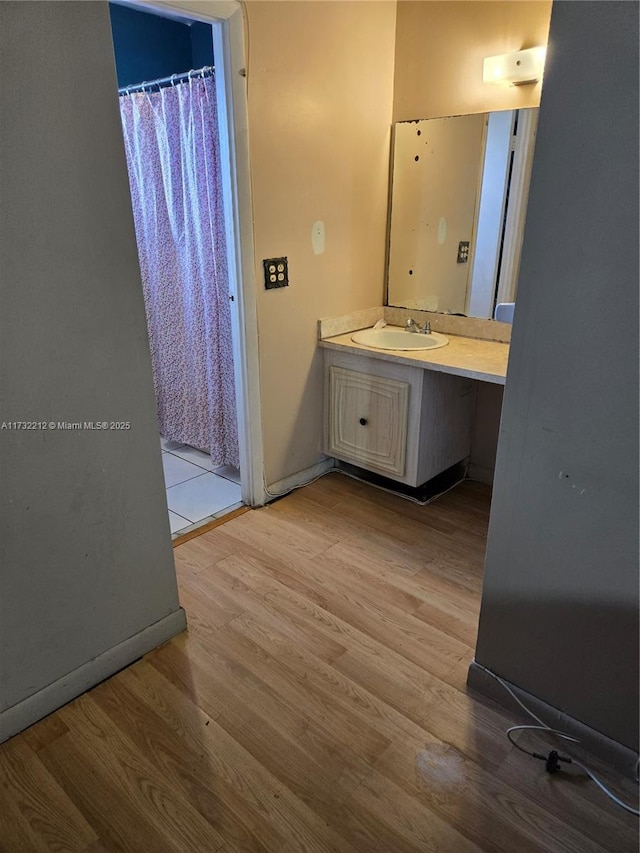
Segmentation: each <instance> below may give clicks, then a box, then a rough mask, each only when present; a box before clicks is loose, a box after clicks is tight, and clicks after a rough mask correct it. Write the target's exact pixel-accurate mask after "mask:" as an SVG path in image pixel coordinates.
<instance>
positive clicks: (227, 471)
mask: <svg viewBox="0 0 640 853" xmlns="http://www.w3.org/2000/svg"><path fill="white" fill-rule="evenodd" d="M213 473H214V474H217V475H218V477H224V478H225V480H231V482H232V483H237V484H238V485H240V471H238V469H237V468H232V467H231V465H223V466H222V468H214V469H213Z"/></svg>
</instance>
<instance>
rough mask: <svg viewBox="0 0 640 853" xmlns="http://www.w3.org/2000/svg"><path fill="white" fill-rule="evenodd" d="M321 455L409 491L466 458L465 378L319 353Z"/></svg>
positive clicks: (468, 395) (468, 400)
mask: <svg viewBox="0 0 640 853" xmlns="http://www.w3.org/2000/svg"><path fill="white" fill-rule="evenodd" d="M324 357H325V380H326V381H325V388H326V393H325V412H326V417H325V441H324V444H325V447H324V451H325V453H326V454H327V455H329V456H333V457H334V458H336V459H341V460H342V461H344V462H349V463H351V464H353V465H357V466H359V467H361V468H366V469H367V470H369V471H373V472H375V473H378V474H382V475H383V476H385V477H389V478H390V479H393V480H397V481H398V482H400V483H404V484H405V485H408V486H420V485H422V484H423V483H426V482H427V480H430V479H431V478H432V477H435V476H436V474H440V473H441V472H442V471H445V470H446V469H447V468H449V467H450V466H451V465H455V464H456V463H457V462H460V461H462V460H464V459H466V458H467V457H468V456H469V453H470V449H471V430H472V422H473V410H474V399H475V383H474V382H473V380H471V379H466V378H462V377H459V376H451V375H449V374H446V373H438V372H435V371H432V370H426V369H423V368H421V367H412V366H408V365H406V364H398V363H394V362H392V361H386V360H383V359H379V358H376V357H370V356H368V355H362V356H361V355H354V354H351V353H340V352H337V351H335V350H325V351H324Z"/></svg>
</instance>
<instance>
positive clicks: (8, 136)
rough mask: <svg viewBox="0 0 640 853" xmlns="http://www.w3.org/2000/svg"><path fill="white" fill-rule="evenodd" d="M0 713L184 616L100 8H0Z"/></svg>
mask: <svg viewBox="0 0 640 853" xmlns="http://www.w3.org/2000/svg"><path fill="white" fill-rule="evenodd" d="M0 63H1V64H0V93H1V97H2V106H1V115H2V120H1V122H0V152H1V157H0V203H1V205H2V209H1V212H0V226H1V232H0V235H1V236H0V253H1V254H0V263H1V288H2V289H1V292H0V298H1V303H0V304H1V312H0V322H1V326H0V346H1V350H0V394H1V396H0V421H5V422H8V421H44V422H49V421H56V422H57V421H69V422H70V421H109V422H110V421H130V422H131V429H130V430H129V431H122V432H115V431H105V432H90V431H62V430H56V431H49V430H47V431H37V430H34V431H25V430H17V431H14V430H8V429H4V430H0V507H1V519H2V530H1V532H0V536H1V539H0V560H1V562H0V572H1V575H0V577H1V587H0V596H1V600H0V648H1V649H2V656H1V659H0V711H2V710H4V709H6V708H8V707H10V706H13V705H15V704H16V703H18V702H20V701H21V700H22V699H24V698H25V697H28V696H31V695H32V694H35V693H36V692H37V691H39V690H40V689H41V688H43V687H45V686H46V685H48V684H50V683H52V682H54V681H56V680H57V679H60V678H61V677H62V676H64V675H65V674H67V673H69V672H70V671H72V670H74V669H76V668H77V667H80V666H81V665H82V664H84V663H86V662H87V661H89V660H90V659H92V658H94V657H96V656H98V655H100V654H102V653H103V652H105V651H106V650H108V649H110V648H111V647H113V646H115V645H116V644H118V643H120V642H122V641H124V640H126V639H127V638H129V637H131V636H133V635H134V634H136V633H138V632H140V631H142V630H143V629H144V628H146V627H147V626H149V625H151V624H152V623H155V622H157V621H158V620H160V619H162V618H163V617H165V616H167V615H168V614H170V613H172V612H174V611H176V610H177V609H178V601H177V591H176V581H175V572H174V566H173V559H172V552H171V546H170V536H169V529H168V520H167V511H166V502H165V492H164V484H163V480H162V470H161V460H160V449H159V439H158V432H157V426H156V420H155V404H154V397H153V386H152V377H151V366H150V357H149V352H148V341H147V335H146V325H145V317H144V306H143V301H142V291H141V284H140V273H139V269H138V260H137V255H136V246H135V239H134V231H133V219H132V214H131V203H130V200H129V192H128V183H127V176H126V164H125V159H124V150H123V143H122V136H121V130H120V118H119V111H118V100H117V93H116V89H117V83H116V75H115V69H114V62H113V52H112V48H111V32H110V25H109V12H108V8H107V4H106V3H93V2H89V3H82V2H73V3H1V4H0Z"/></svg>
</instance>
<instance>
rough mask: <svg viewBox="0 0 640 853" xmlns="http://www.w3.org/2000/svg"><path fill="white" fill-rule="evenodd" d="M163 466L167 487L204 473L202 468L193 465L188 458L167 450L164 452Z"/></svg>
mask: <svg viewBox="0 0 640 853" xmlns="http://www.w3.org/2000/svg"><path fill="white" fill-rule="evenodd" d="M162 467H163V468H164V482H165V485H166V487H167V489H170V488H171V487H172V486H177V485H178V483H184V482H185V480H190V479H191V478H192V477H197V476H198V475H199V474H202V468H198V466H197V465H192V464H191V462H187V460H186V459H180V457H179V456H174V455H173V453H167V451H163V453H162Z"/></svg>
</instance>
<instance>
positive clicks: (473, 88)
mask: <svg viewBox="0 0 640 853" xmlns="http://www.w3.org/2000/svg"><path fill="white" fill-rule="evenodd" d="M550 16H551V2H550V0H542V1H541V2H519V0H514V2H500V0H497V2H491V0H489V2H484V0H466V2H456V0H450V2H430V0H429V1H428V2H414V0H409V2H407V0H400V2H399V3H398V12H397V30H396V57H395V84H394V104H393V120H394V121H406V120H408V119H415V118H433V117H435V116H447V115H462V114H464V113H479V112H485V111H489V110H506V109H516V108H518V107H537V106H538V105H539V103H540V91H541V85H540V84H539V83H538V84H536V85H535V86H510V87H506V88H503V87H501V86H491V85H487V84H486V83H483V82H482V61H483V59H484V57H485V56H494V55H496V54H501V53H511V52H513V51H516V50H521V49H524V48H528V47H536V46H537V45H542V44H546V43H547V36H548V32H549V19H550Z"/></svg>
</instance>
